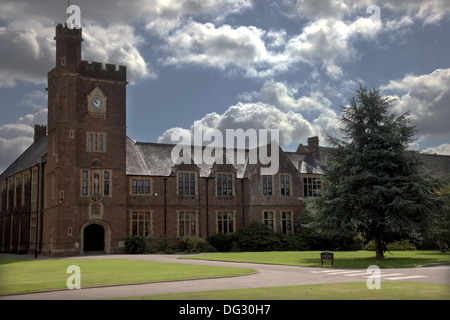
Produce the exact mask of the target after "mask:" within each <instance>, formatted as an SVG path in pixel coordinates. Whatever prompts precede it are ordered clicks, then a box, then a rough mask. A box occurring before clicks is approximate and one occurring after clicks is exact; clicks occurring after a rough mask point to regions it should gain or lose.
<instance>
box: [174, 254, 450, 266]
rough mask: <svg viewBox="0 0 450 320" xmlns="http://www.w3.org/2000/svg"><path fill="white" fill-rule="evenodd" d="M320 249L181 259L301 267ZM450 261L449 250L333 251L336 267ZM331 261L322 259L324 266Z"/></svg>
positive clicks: (312, 260) (310, 263)
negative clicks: (379, 255) (380, 254)
mask: <svg viewBox="0 0 450 320" xmlns="http://www.w3.org/2000/svg"><path fill="white" fill-rule="evenodd" d="M320 252H321V251H271V252H215V253H207V254H200V255H190V256H185V257H183V258H184V259H186V258H187V259H203V260H219V261H234V262H251V263H270V264H285V265H293V266H304V267H320V266H321V261H320ZM438 263H450V253H440V252H438V251H421V250H418V251H391V253H386V254H385V258H384V259H376V258H375V257H374V253H373V252H372V251H363V250H361V251H338V252H334V265H333V266H334V267H336V268H367V267H368V266H370V265H377V266H379V267H380V268H415V267H419V266H421V265H428V264H438ZM329 266H331V262H328V261H326V262H324V267H329Z"/></svg>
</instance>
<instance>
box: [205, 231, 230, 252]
mask: <svg viewBox="0 0 450 320" xmlns="http://www.w3.org/2000/svg"><path fill="white" fill-rule="evenodd" d="M235 241H236V234H235V233H227V234H222V233H216V234H213V235H212V236H210V237H209V243H210V244H211V245H212V246H213V247H214V248H216V249H217V251H220V252H228V251H231V249H232V248H233V242H235Z"/></svg>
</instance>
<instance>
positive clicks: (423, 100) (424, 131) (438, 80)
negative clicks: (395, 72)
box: [380, 69, 450, 137]
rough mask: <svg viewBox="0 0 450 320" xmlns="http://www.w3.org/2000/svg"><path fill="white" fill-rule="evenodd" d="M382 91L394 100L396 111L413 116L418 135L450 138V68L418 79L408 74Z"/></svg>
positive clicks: (393, 81) (390, 83) (438, 70)
mask: <svg viewBox="0 0 450 320" xmlns="http://www.w3.org/2000/svg"><path fill="white" fill-rule="evenodd" d="M380 89H381V90H382V91H383V92H385V93H388V94H391V96H392V97H393V98H394V99H395V101H394V102H393V107H394V111H395V112H397V113H399V114H401V113H404V112H408V111H409V112H410V113H411V114H412V116H413V118H414V119H415V124H416V125H417V129H418V130H419V132H418V134H419V135H434V136H439V135H441V136H447V137H448V136H449V135H450V126H449V125H448V119H450V108H449V105H450V69H437V70H435V71H434V72H432V73H430V74H424V75H419V76H415V75H412V74H408V75H406V76H405V77H404V78H403V79H400V80H392V81H390V82H389V83H388V84H387V85H385V86H382V87H381V88H380Z"/></svg>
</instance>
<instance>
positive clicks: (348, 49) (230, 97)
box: [0, 0, 450, 171]
mask: <svg viewBox="0 0 450 320" xmlns="http://www.w3.org/2000/svg"><path fill="white" fill-rule="evenodd" d="M70 2H71V4H75V5H78V6H79V7H80V9H81V23H82V27H83V38H84V42H83V53H82V55H83V57H82V58H83V59H84V60H88V61H100V62H107V63H113V64H117V65H119V64H120V65H126V66H127V67H128V79H129V81H130V84H129V85H128V87H127V133H128V136H129V137H131V138H133V139H135V140H138V141H146V142H171V138H170V137H171V134H172V133H173V132H189V131H190V130H192V126H193V125H194V123H195V122H196V121H202V122H201V123H202V125H203V128H204V130H206V129H208V128H217V129H220V130H225V129H238V128H242V129H249V128H254V129H279V130H280V141H281V144H282V146H283V148H284V149H285V150H295V149H296V147H297V146H298V144H299V143H303V144H305V143H306V141H307V138H308V137H310V136H319V138H320V141H321V144H323V145H326V140H325V137H326V135H327V134H329V135H332V136H339V135H340V131H339V127H340V123H339V121H338V117H339V115H340V113H341V107H342V106H345V105H346V104H347V103H348V99H349V98H350V97H352V96H353V95H354V94H355V89H357V88H358V85H359V84H360V83H361V84H363V85H365V86H368V87H375V88H377V89H380V91H381V93H382V94H383V95H385V96H389V97H391V98H392V99H393V102H392V111H393V112H396V113H398V114H401V113H403V112H406V111H410V112H411V115H412V117H413V119H414V124H415V125H416V127H417V129H418V132H417V134H416V137H415V138H416V140H415V142H414V143H413V144H412V145H411V148H412V149H422V150H423V151H424V152H429V153H439V154H447V155H450V126H449V125H448V122H449V119H450V55H449V52H450V40H449V39H450V38H449V35H448V31H449V30H450V2H449V1H446V0H440V1H439V0H430V1H426V0H423V1H419V0H415V1H406V0H391V1H386V2H377V1H369V0H367V1H366V0H362V1H350V0H323V1H322V0H321V1H313V0H282V1H275V2H273V1H266V0H258V1H257V0H203V1H200V0H185V1H174V0H142V1H137V0H117V1H110V0H108V1H106V0H96V1H87V0H78V1H76V0H71V1H70ZM373 5H375V6H377V7H378V8H379V14H380V15H379V16H380V20H378V19H377V17H378V16H377V15H376V11H371V10H370V11H369V13H368V11H367V8H368V7H370V6H373ZM66 7H67V1H56V0H40V1H32V0H2V1H1V2H0V41H1V43H2V47H1V49H0V57H1V59H0V97H1V99H0V114H1V116H0V171H3V170H4V169H6V167H7V166H8V165H9V164H10V163H11V162H12V161H13V160H14V159H16V158H17V156H18V155H20V153H21V152H23V151H24V150H25V149H26V148H27V147H28V146H29V145H30V144H31V143H32V139H33V126H34V124H46V118H47V93H46V91H45V88H46V77H47V72H48V71H49V70H51V69H52V68H53V66H54V54H55V52H54V51H55V42H54V40H53V37H54V33H55V26H56V25H57V24H58V23H63V22H65V21H66V19H67V14H66ZM197 123H198V122H197Z"/></svg>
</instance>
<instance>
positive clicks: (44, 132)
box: [34, 124, 47, 142]
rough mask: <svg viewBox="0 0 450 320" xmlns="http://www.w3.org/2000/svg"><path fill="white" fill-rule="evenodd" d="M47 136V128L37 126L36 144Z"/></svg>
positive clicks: (35, 131) (35, 128)
mask: <svg viewBox="0 0 450 320" xmlns="http://www.w3.org/2000/svg"><path fill="white" fill-rule="evenodd" d="M46 136H47V126H44V125H39V124H36V125H35V126H34V142H38V141H39V140H40V139H42V138H44V137H46Z"/></svg>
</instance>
